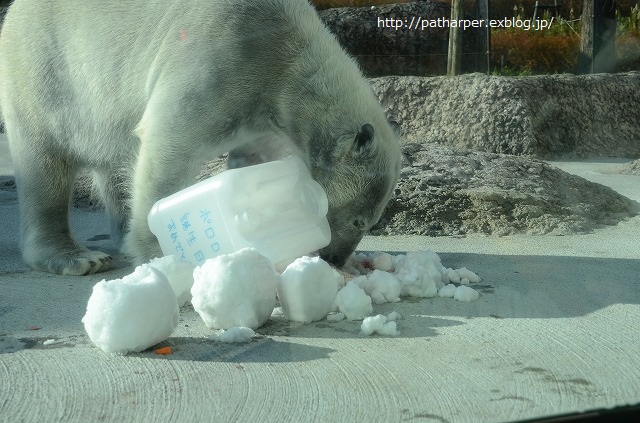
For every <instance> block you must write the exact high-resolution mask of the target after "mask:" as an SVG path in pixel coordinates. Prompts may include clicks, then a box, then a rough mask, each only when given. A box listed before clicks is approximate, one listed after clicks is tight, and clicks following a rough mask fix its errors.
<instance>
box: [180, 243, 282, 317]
mask: <svg viewBox="0 0 640 423" xmlns="http://www.w3.org/2000/svg"><path fill="white" fill-rule="evenodd" d="M193 279H194V283H193V287H192V288H191V294H192V295H193V299H192V300H191V303H192V304H193V308H194V309H195V310H196V311H197V312H198V314H199V315H200V317H202V320H204V322H205V324H206V325H207V326H208V327H209V328H215V329H229V328H231V327H234V326H246V327H249V328H251V329H256V328H259V327H260V326H262V325H263V324H264V323H265V322H266V321H267V320H268V319H269V317H270V316H271V312H272V311H273V308H274V307H275V304H276V283H277V281H278V274H277V273H276V271H275V269H274V268H273V264H272V263H271V261H270V260H269V259H267V258H266V257H264V256H263V255H261V254H260V253H258V252H257V251H256V250H255V249H253V248H244V249H242V250H240V251H237V252H235V253H232V254H224V255H220V256H218V257H214V258H211V259H208V260H206V261H205V262H204V264H203V265H202V266H199V267H196V268H195V270H194V271H193Z"/></svg>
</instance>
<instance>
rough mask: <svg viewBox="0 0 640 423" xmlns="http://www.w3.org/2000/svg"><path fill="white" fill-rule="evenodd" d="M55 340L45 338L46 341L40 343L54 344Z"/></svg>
mask: <svg viewBox="0 0 640 423" xmlns="http://www.w3.org/2000/svg"><path fill="white" fill-rule="evenodd" d="M57 342H58V341H56V340H55V339H47V340H46V341H44V342H43V343H42V345H45V346H49V345H53V344H55V343H57Z"/></svg>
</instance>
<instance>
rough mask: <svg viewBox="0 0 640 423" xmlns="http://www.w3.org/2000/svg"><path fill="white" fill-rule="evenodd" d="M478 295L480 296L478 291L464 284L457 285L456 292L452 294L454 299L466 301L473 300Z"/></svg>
mask: <svg viewBox="0 0 640 423" xmlns="http://www.w3.org/2000/svg"><path fill="white" fill-rule="evenodd" d="M479 297H480V293H479V292H478V291H476V290H475V289H473V288H471V287H469V286H465V285H460V286H459V287H457V288H456V293H455V295H454V296H453V298H454V299H455V300H458V301H466V302H469V301H475V300H477V299H478V298H479Z"/></svg>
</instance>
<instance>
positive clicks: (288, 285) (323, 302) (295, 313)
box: [277, 257, 342, 323]
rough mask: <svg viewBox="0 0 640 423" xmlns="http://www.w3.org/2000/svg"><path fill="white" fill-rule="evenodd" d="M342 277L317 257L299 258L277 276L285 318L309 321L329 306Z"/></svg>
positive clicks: (329, 308)
mask: <svg viewBox="0 0 640 423" xmlns="http://www.w3.org/2000/svg"><path fill="white" fill-rule="evenodd" d="M340 278H342V276H340V275H339V274H338V273H337V272H336V271H335V270H333V269H332V268H331V266H329V264H328V263H327V262H326V261H324V260H322V259H321V258H320V257H300V258H299V259H297V260H296V261H294V262H293V263H291V264H290V265H289V266H288V267H287V269H286V270H285V271H284V272H283V273H282V275H280V280H279V281H278V284H277V291H278V299H279V300H280V304H281V305H282V310H283V311H284V315H285V317H286V318H287V319H289V320H292V321H294V322H303V323H310V322H315V321H316V320H321V319H324V318H325V317H326V315H327V314H329V312H330V311H331V309H332V308H333V302H334V301H335V299H336V293H337V292H338V283H340V281H339V279H340Z"/></svg>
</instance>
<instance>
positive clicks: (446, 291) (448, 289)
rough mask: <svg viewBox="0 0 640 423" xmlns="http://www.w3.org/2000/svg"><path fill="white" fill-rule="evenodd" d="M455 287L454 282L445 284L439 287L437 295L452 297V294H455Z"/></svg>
mask: <svg viewBox="0 0 640 423" xmlns="http://www.w3.org/2000/svg"><path fill="white" fill-rule="evenodd" d="M456 289H457V287H456V286H455V285H454V284H452V283H450V284H449V285H445V286H443V287H442V288H440V290H439V291H438V295H439V296H441V297H448V298H453V296H454V295H455V294H456Z"/></svg>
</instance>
